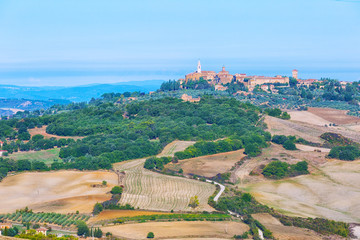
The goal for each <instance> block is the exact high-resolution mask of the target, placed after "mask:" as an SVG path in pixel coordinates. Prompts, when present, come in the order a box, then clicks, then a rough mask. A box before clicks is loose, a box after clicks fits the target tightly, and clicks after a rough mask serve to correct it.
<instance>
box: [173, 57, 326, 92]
mask: <svg viewBox="0 0 360 240" xmlns="http://www.w3.org/2000/svg"><path fill="white" fill-rule="evenodd" d="M291 79H293V80H295V81H296V82H297V84H298V85H302V86H310V85H311V84H313V83H315V82H322V80H318V79H300V78H298V70H296V69H294V70H292V76H291V77H287V76H281V75H276V76H275V77H269V76H257V75H253V76H248V75H246V74H245V73H235V74H230V73H229V71H226V70H225V67H224V66H223V67H222V70H221V71H220V72H218V73H216V72H215V71H203V70H202V69H201V63H200V60H199V61H198V64H197V69H196V71H195V72H192V73H189V74H186V75H185V78H184V79H179V82H180V84H181V86H183V85H184V84H186V83H188V82H189V81H207V82H208V83H209V84H210V85H213V86H214V87H215V90H218V91H225V90H227V89H228V87H227V85H228V84H231V83H240V84H243V85H244V87H245V88H246V89H247V91H249V92H252V91H253V90H254V89H255V88H256V87H257V86H259V87H260V88H261V89H262V90H264V91H267V90H271V91H274V90H275V87H280V86H289V84H290V80H291ZM275 92H276V90H275ZM238 93H243V91H239V92H238Z"/></svg>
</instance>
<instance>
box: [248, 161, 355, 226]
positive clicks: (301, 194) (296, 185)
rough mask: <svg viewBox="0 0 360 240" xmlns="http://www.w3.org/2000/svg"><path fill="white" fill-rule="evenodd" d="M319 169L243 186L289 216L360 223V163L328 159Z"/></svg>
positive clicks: (264, 202)
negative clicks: (300, 174)
mask: <svg viewBox="0 0 360 240" xmlns="http://www.w3.org/2000/svg"><path fill="white" fill-rule="evenodd" d="M314 168H315V167H314ZM316 168H317V170H316V171H313V172H312V174H310V175H302V176H298V177H295V178H289V179H283V180H278V181H271V180H262V181H258V182H256V183H254V182H253V183H248V184H244V185H243V186H242V187H244V188H245V189H247V190H248V191H250V192H251V193H252V194H253V195H254V196H255V198H256V199H257V200H258V201H260V202H261V203H263V204H266V205H268V206H271V207H274V208H275V209H278V210H279V211H282V212H284V213H287V214H290V215H295V216H302V217H323V218H328V219H333V220H337V221H344V222H355V223H360V217H359V216H360V206H359V204H358V203H359V202H360V186H359V184H358V183H359V182H360V160H357V161H354V162H345V161H339V160H329V161H328V162H326V163H324V164H320V165H319V166H317V167H316Z"/></svg>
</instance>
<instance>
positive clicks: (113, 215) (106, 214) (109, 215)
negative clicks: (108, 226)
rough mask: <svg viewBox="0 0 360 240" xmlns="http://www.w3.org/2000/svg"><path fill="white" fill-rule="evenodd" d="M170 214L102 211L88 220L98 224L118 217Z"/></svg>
mask: <svg viewBox="0 0 360 240" xmlns="http://www.w3.org/2000/svg"><path fill="white" fill-rule="evenodd" d="M162 214H170V213H166V212H154V211H138V210H104V211H102V212H101V213H100V214H99V215H97V216H95V217H93V218H91V219H90V222H98V221H101V220H109V219H115V218H120V217H135V216H145V215H146V216H147V215H162Z"/></svg>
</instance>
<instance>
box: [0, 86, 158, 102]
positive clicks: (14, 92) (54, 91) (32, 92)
mask: <svg viewBox="0 0 360 240" xmlns="http://www.w3.org/2000/svg"><path fill="white" fill-rule="evenodd" d="M162 82H163V81H162V80H149V81H135V82H121V83H115V84H92V85H83V86H75V87H24V86H13V85H0V98H2V99H29V100H49V99H62V100H70V101H72V102H83V101H89V100H90V99H91V98H93V97H94V98H98V97H100V96H101V95H102V94H104V93H109V92H127V91H128V92H134V91H140V92H146V93H148V92H150V91H155V90H157V89H159V87H160V85H161V83H162ZM0 108H3V106H2V105H0Z"/></svg>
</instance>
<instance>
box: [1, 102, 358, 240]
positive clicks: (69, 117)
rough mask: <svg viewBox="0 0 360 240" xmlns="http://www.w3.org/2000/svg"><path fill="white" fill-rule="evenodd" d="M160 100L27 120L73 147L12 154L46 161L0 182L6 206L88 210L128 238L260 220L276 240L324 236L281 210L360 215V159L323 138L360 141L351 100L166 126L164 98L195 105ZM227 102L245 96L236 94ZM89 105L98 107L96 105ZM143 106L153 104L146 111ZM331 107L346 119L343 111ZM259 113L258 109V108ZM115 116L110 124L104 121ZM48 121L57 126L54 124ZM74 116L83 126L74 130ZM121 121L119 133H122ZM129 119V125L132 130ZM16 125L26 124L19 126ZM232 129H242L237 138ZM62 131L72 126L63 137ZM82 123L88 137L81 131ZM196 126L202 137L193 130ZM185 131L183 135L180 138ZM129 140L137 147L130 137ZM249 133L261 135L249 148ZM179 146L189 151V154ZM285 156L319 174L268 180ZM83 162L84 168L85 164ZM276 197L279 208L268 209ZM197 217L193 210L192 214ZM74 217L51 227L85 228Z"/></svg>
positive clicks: (220, 231)
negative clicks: (288, 139) (152, 160)
mask: <svg viewBox="0 0 360 240" xmlns="http://www.w3.org/2000/svg"><path fill="white" fill-rule="evenodd" d="M156 101H158V102H156V103H155V104H154V103H152V104H148V105H145V106H142V107H143V108H144V109H146V112H144V111H141V110H140V109H139V107H138V106H139V105H137V103H136V101H135V102H134V103H127V104H130V106H131V107H134V109H132V108H131V107H126V108H122V111H126V116H129V118H131V121H130V119H127V118H126V117H123V116H121V115H120V114H118V111H119V109H121V106H119V107H118V106H116V107H112V108H111V110H110V111H113V112H115V113H116V114H115V115H114V116H115V118H114V117H110V116H111V115H108V113H107V112H106V111H104V110H101V109H102V108H104V109H105V108H107V109H108V110H107V111H109V109H110V108H108V105H106V104H105V103H103V104H104V105H98V107H97V108H96V107H92V108H90V109H91V110H90V109H89V110H87V109H86V110H82V109H80V110H72V111H68V112H64V113H60V114H58V115H54V117H53V118H49V119H47V118H45V120H46V125H45V124H44V125H42V126H41V123H42V121H43V120H42V118H39V119H38V120H36V121H38V122H37V123H36V124H35V125H36V127H33V128H29V129H28V130H27V131H28V133H29V135H30V140H29V142H28V144H32V145H30V146H38V145H40V144H41V143H42V142H41V141H44V143H47V142H48V141H55V142H54V143H55V145H56V144H60V143H61V144H63V146H59V147H58V146H54V147H53V148H50V149H47V150H46V149H44V150H39V149H30V150H28V151H18V152H14V153H11V154H9V156H8V157H9V158H10V159H11V160H14V161H15V162H16V163H19V162H21V161H25V162H23V163H22V164H25V163H26V161H29V164H30V166H31V168H34V166H35V165H34V164H35V163H36V164H38V162H42V163H44V164H45V166H46V167H43V168H42V169H41V170H40V171H36V170H35V169H31V170H32V171H31V172H28V171H25V172H21V171H20V172H16V171H13V172H9V173H8V176H7V177H5V178H4V179H3V180H2V181H1V182H0V202H1V203H2V205H1V206H0V214H6V213H14V212H16V211H19V210H20V209H25V208H26V207H27V208H28V209H31V211H34V212H35V213H37V212H48V213H50V212H52V213H61V214H72V215H70V216H73V215H74V214H75V215H74V216H76V214H80V215H79V216H86V218H85V219H86V223H87V224H88V225H89V226H97V227H99V228H101V229H102V231H103V232H111V233H112V234H113V236H114V237H120V238H125V239H146V235H147V234H148V232H150V231H152V232H154V233H155V235H156V236H157V237H158V238H161V239H173V238H176V239H196V238H202V239H207V238H208V239H210V238H214V239H230V238H232V237H233V236H234V235H242V234H245V233H246V232H248V234H249V233H251V231H253V230H251V229H252V228H254V226H256V228H255V229H258V228H264V229H265V230H267V231H270V232H271V233H272V235H273V236H274V237H276V238H277V239H324V237H325V236H326V235H327V234H325V235H319V233H318V232H315V231H314V230H309V229H306V228H304V227H301V228H300V227H298V226H287V225H284V223H283V222H281V219H280V221H279V219H278V218H276V217H274V216H278V215H276V214H285V215H287V216H292V217H295V216H296V217H303V218H304V219H307V218H308V217H310V218H323V219H331V220H335V221H339V222H345V223H359V222H360V219H359V218H358V215H359V214H360V210H359V208H358V206H357V203H358V202H359V200H360V195H359V192H360V191H359V190H360V189H359V187H358V186H357V185H356V183H357V182H358V181H359V180H360V178H359V176H360V168H359V166H360V165H359V161H360V160H355V161H340V160H336V159H330V158H328V157H327V155H328V154H329V152H330V150H331V147H329V143H328V142H327V140H324V139H323V138H321V137H320V135H322V134H324V133H328V132H332V133H336V134H341V136H343V137H344V138H346V139H349V141H350V140H352V141H354V142H360V138H359V134H358V130H357V118H355V117H352V116H348V115H346V112H345V111H340V110H332V112H331V114H330V115H329V114H326V112H322V111H320V110H319V109H316V110H314V109H311V110H309V111H289V114H290V116H291V119H290V120H284V119H280V118H278V117H272V116H269V115H265V114H263V113H260V111H259V110H258V109H257V108H255V107H252V106H247V105H237V107H238V108H240V109H241V108H244V109H245V110H242V111H243V112H240V116H243V115H244V114H247V115H248V117H249V119H251V121H250V122H249V120H245V119H246V118H242V117H239V118H238V122H236V121H231V120H230V119H231V118H230V117H229V116H224V118H223V119H215V120H211V121H217V123H218V124H219V125H218V126H217V125H215V124H210V125H209V124H204V122H203V120H199V119H198V118H197V117H195V118H193V119H191V120H192V121H194V122H197V124H192V125H191V124H189V123H190V122H191V120H190V119H187V118H186V117H185V118H178V117H176V118H174V119H175V120H166V121H168V122H167V123H166V124H164V123H163V122H162V121H163V120H162V119H160V118H157V116H156V112H155V117H154V116H153V115H152V114H153V111H157V110H156V108H163V111H162V113H163V114H167V115H169V116H171V114H178V113H177V111H178V110H179V109H180V110H181V109H182V111H188V110H187V104H183V103H182V102H178V103H176V104H178V107H177V108H174V109H169V107H167V108H166V107H164V106H163V105H166V104H169V103H168V102H167V101H169V100H156ZM207 101H209V102H208V103H207V104H214V103H215V101H214V100H212V99H210V100H207ZM216 101H217V100H216ZM224 101H229V102H227V104H234V103H233V102H231V101H232V100H224ZM97 104H98V103H97ZM156 104H157V105H156ZM196 104H198V103H195V105H194V106H196V107H197V108H199V109H198V110H197V111H204V112H207V111H209V110H208V108H205V106H206V107H208V106H207V105H204V108H201V107H202V105H201V104H200V106H201V107H200V106H199V104H198V105H196ZM216 104H218V103H216ZM225 106H226V107H228V106H227V105H226V104H225V105H224V107H225ZM152 108H154V109H152ZM175 109H176V110H175ZM89 111H92V113H90V114H89ZM193 111H195V110H193ZM211 111H213V113H211V114H215V115H216V114H219V112H218V110H211ZM211 111H210V112H211ZM236 111H237V110H236ZM75 112H81V113H80V115H82V117H79V115H74V113H75ZM99 113H101V114H102V115H100V116H99V117H96V118H94V117H90V115H91V114H99ZM139 113H140V114H145V115H144V117H142V116H141V115H140V116H139V115H138V114H139ZM332 114H336V116H337V117H334V118H332V117H331V116H332ZM255 115H257V116H258V117H256V118H255V117H254V116H255ZM199 116H200V115H199ZM205 116H206V115H205ZM109 117H110V118H109ZM207 117H208V116H207ZM104 118H105V119H106V120H105V121H106V122H107V125H108V126H111V128H105V125H104V124H103V121H104V120H103V119H104ZM165 119H166V118H165ZM210 119H211V118H210ZM60 120H61V121H60ZM32 121H35V120H32ZM62 121H64V122H62ZM79 121H80V122H81V121H83V123H84V124H81V123H80V122H79ZM242 121H244V122H242ZM239 122H240V126H239V125H238V124H239ZM20 123H21V122H20ZM25 123H26V124H33V123H31V122H30V123H27V122H25ZM44 123H45V122H44ZM58 123H61V124H58ZM73 123H75V125H73ZM229 123H230V124H229ZM333 123H335V124H333ZM21 124H22V123H21ZM255 124H256V125H260V126H262V125H263V126H264V130H266V131H269V132H270V133H271V135H272V136H270V138H269V135H268V134H266V133H265V131H264V130H262V129H260V128H252V127H250V128H249V125H255ZM179 125H181V126H182V129H181V128H179ZM49 126H51V131H50V132H51V133H47V132H46V129H47V128H48V127H49ZM66 126H72V128H71V131H69V130H68V129H67V128H66ZM98 128H101V129H103V130H101V131H100V130H99V129H98ZM156 128H158V129H159V130H160V129H161V133H160V135H159V136H158V137H156V138H153V139H150V140H146V139H144V138H141V136H142V134H144V133H146V134H148V135H149V136H153V135H152V134H153V133H154V134H155V133H156V131H157V130H156V131H155V129H156ZM113 129H116V131H117V133H120V134H119V135H116V134H113V132H112V131H113ZM118 129H125V130H123V131H125V132H126V134H124V132H120V131H119V130H118ZM234 129H236V130H234ZM255 129H257V130H255ZM229 130H230V131H229ZM14 131H15V132H16V131H19V130H18V129H17V128H14ZM197 131H202V132H201V133H200V132H197ZM233 131H238V132H239V133H241V134H240V135H238V136H236V135H235V136H233V135H231V133H232V132H233ZM58 132H59V133H62V134H63V136H60V135H56V133H58ZM78 132H81V133H82V135H83V136H81V137H79V136H77V135H76V133H78ZM152 132H153V133H152ZM175 132H176V134H175ZM89 133H90V134H89ZM219 133H221V134H219ZM156 134H158V133H156ZM186 134H188V135H191V134H193V135H194V136H195V137H193V138H189V137H187V136H188V135H186ZM39 135H41V136H43V138H40V137H39ZM175 135H178V136H182V137H180V139H177V138H171V137H170V136H175ZM275 135H285V136H290V135H291V136H294V138H293V139H300V138H302V139H303V140H302V142H295V143H296V144H295V145H294V146H295V148H297V149H296V150H287V149H285V148H284V146H282V145H281V144H277V143H274V142H272V140H273V138H274V136H275ZM106 136H109V137H108V138H107V137H106ZM229 136H231V138H230V139H231V140H230V139H229ZM164 139H166V141H164ZM192 139H193V140H192ZM209 140H210V141H209ZM60 141H61V142H60ZM112 141H113V142H116V143H117V144H116V145H115V144H114V143H113V142H112ZM127 141H129V142H132V143H134V145H126V144H128V143H127ZM292 141H295V140H292ZM306 141H307V142H306ZM164 142H166V144H164ZM247 142H251V143H252V145H251V146H250V147H249V145H247V144H246V143H247ZM25 143H26V142H25ZM124 144H125V145H124ZM258 146H261V147H258ZM110 147H111V149H110ZM212 147H214V148H216V149H212ZM114 149H115V150H114ZM119 149H127V152H126V154H127V155H124V154H120V150H119ZM129 149H131V151H130V150H129ZM94 150H96V151H94ZM143 150H146V151H148V152H147V153H146V154H147V155H150V156H156V159H158V160H157V161H160V162H161V161H165V162H164V163H163V164H161V163H160V162H156V164H160V165H155V166H154V167H153V169H146V168H144V166H145V162H146V161H147V159H148V158H149V157H141V156H143V155H142V154H144V153H143V152H142V151H143ZM201 151H202V152H201ZM153 153H156V154H153ZM179 153H182V155H181V154H180V155H179ZM130 156H139V157H138V158H136V157H133V158H131V157H130ZM178 156H181V158H180V159H178ZM89 161H90V162H89ZM275 161H280V162H286V163H287V164H290V165H291V164H292V165H295V164H298V163H300V162H303V161H305V162H306V163H307V169H308V174H300V175H298V176H286V177H284V178H281V179H270V178H266V177H265V176H264V175H263V170H264V168H265V167H266V166H267V165H269V164H270V163H272V162H275ZM91 162H92V163H94V164H95V165H92V164H91ZM82 163H87V165H83V164H82ZM7 164H8V165H9V166H10V165H11V164H13V163H12V162H11V161H9V162H7ZM26 164H27V163H26ZM290 165H289V166H290ZM19 167H24V166H22V165H19ZM74 167H75V168H79V169H78V170H74V169H73V168H74ZM106 169H107V170H106ZM34 170H35V171H34ZM49 170H50V171H49ZM212 181H215V182H220V183H221V184H223V185H225V187H226V188H225V191H224V192H222V191H221V193H220V197H219V198H216V199H214V196H215V195H216V194H217V193H218V192H219V188H218V187H217V186H216V185H215V184H212V183H211V182H212ZM104 182H105V183H104ZM115 186H119V187H120V188H121V189H122V190H121V193H120V195H119V199H118V200H117V202H115V204H116V205H112V206H111V208H104V209H102V210H101V211H100V212H99V213H94V211H95V210H94V209H95V207H94V206H95V205H96V204H105V203H106V202H109V201H110V202H111V201H114V200H113V199H115V198H114V196H115V195H114V194H112V191H113V188H114V187H115ZM245 193H250V194H251V195H249V196H250V199H251V200H250V203H248V202H246V201H248V200H244V199H246V198H247V196H246V195H244V194H245ZM195 196H196V198H197V201H198V202H197V203H196V204H195V207H193V206H192V205H191V204H192V203H191V202H192V201H193V200H192V199H193V198H194V197H195ZM344 196H346V198H344ZM245 197H246V198H245ZM236 199H240V200H236ZM226 201H230V202H228V203H227V204H229V205H227V209H229V210H227V211H224V210H223V209H224V203H225V202H226ZM232 201H240V202H239V203H237V204H240V205H243V208H240V210H236V208H235V210H233V208H232V207H233V205H232V204H233V203H232ZM249 204H250V205H249ZM265 205H266V206H268V207H271V208H273V209H274V210H269V208H267V207H266V206H265ZM104 206H105V205H104ZM230 209H231V210H230ZM21 211H22V210H21ZM216 211H220V212H224V214H225V215H224V216H226V217H225V218H224V219H222V220H219V219H216V218H215V219H212V217H211V216H212V215H211V213H213V214H216V213H215V212H216ZM234 211H235V212H234ZM242 211H246V212H247V211H248V212H249V213H251V215H244V214H243V213H242ZM229 213H231V214H232V216H231V215H229ZM238 213H240V215H238ZM174 214H175V215H174ZM189 214H190V215H189ZM201 214H205V215H201ZM207 214H209V215H207ZM5 216H6V215H5ZM160 216H168V217H160ZM239 216H242V217H241V218H239ZM249 216H250V217H249ZM244 217H245V220H244ZM191 218H194V219H193V220H189V219H191ZM247 218H250V219H247ZM34 219H35V218H34ZM246 219H247V220H246ZM229 220H231V221H229ZM255 220H256V221H257V222H255V225H253V224H254V222H253V223H251V222H252V221H255ZM12 221H13V220H12ZM189 221H191V222H189ZM249 221H250V222H249ZM14 223H16V224H20V223H18V222H16V221H15V222H14ZM40 223H41V224H44V223H45V222H40ZM345 223H344V224H345ZM69 224H70V225H66V226H65V227H64V226H59V225H57V224H55V223H51V226H52V227H53V228H54V229H57V230H58V231H65V230H66V231H70V232H74V231H75V230H76V225H75V224H73V223H69ZM71 224H72V225H71ZM339 224H340V223H339ZM310 226H311V225H310ZM265 230H264V231H265ZM252 234H254V233H252ZM256 234H257V233H255V234H254V235H255V236H256Z"/></svg>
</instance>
